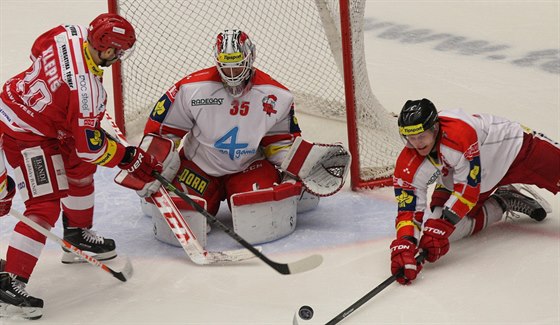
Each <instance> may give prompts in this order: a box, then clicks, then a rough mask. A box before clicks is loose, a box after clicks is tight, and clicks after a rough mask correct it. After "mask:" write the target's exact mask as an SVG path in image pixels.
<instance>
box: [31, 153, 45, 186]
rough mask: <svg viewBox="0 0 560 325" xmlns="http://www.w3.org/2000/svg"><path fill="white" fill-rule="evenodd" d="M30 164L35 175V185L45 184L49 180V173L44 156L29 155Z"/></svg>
mask: <svg viewBox="0 0 560 325" xmlns="http://www.w3.org/2000/svg"><path fill="white" fill-rule="evenodd" d="M31 166H32V168H33V174H34V175H35V185H44V184H47V183H48V182H49V175H48V172H47V164H46V163H45V159H44V156H35V157H31Z"/></svg>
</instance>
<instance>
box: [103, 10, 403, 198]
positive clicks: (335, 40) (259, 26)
mask: <svg viewBox="0 0 560 325" xmlns="http://www.w3.org/2000/svg"><path fill="white" fill-rule="evenodd" d="M108 3H109V12H114V13H119V14H120V15H122V16H123V17H125V18H127V19H128V20H129V21H130V22H131V23H132V25H133V26H134V28H135V29H136V32H137V39H138V41H137V44H136V45H135V50H134V54H133V55H132V56H131V57H130V58H128V59H127V60H126V61H124V62H123V63H122V64H115V65H114V66H113V87H114V101H115V120H116V122H117V124H118V125H119V127H120V128H121V129H122V130H124V132H127V133H128V134H130V135H132V136H134V135H135V134H137V133H140V132H142V129H143V126H144V123H145V121H146V119H147V117H148V114H149V113H150V111H151V108H152V107H153V105H154V104H155V102H156V101H157V100H158V99H159V97H160V96H161V95H162V94H163V93H164V92H165V91H166V90H167V89H168V88H169V87H170V86H172V85H173V84H174V83H175V82H176V81H178V80H180V79H181V78H183V77H184V76H186V75H188V74H190V73H192V72H194V71H196V70H199V69H202V68H205V67H208V66H211V65H213V61H212V52H211V51H212V45H213V44H212V42H213V40H214V38H215V36H216V35H217V34H218V33H219V32H220V31H221V30H223V29H225V28H240V29H242V30H244V31H245V32H247V33H248V34H249V35H250V37H251V38H252V40H253V42H254V43H255V44H256V46H257V60H256V63H255V65H256V66H257V67H261V66H262V68H261V69H262V70H264V71H265V72H267V73H269V74H270V75H271V76H273V77H274V78H275V79H277V80H278V81H280V82H281V83H283V84H284V85H286V86H287V87H288V88H289V89H290V90H291V91H292V92H293V93H294V95H295V103H296V111H297V112H298V114H300V113H304V114H311V115H315V116H319V117H323V118H327V119H329V120H338V121H341V123H340V124H341V125H343V127H344V125H345V126H346V129H347V136H348V139H347V140H348V142H347V143H348V148H349V151H350V153H351V154H352V165H351V169H350V180H351V188H352V189H353V190H358V189H361V188H370V187H378V186H386V185H390V184H391V177H392V173H393V169H394V163H395V161H396V158H397V155H398V153H399V151H400V149H401V148H402V142H401V141H400V139H399V137H398V129H397V126H396V119H395V117H394V116H392V115H391V114H390V113H389V112H387V110H385V108H384V107H383V106H382V105H381V104H380V103H379V101H378V100H377V99H376V97H375V96H374V94H373V92H372V89H371V87H370V83H369V78H368V73H367V66H366V62H365V53H364V35H363V17H364V10H365V3H366V0H297V1H295V0H274V1H269V0H229V1H222V0H206V1H199V0H191V1H179V0H159V1H151V0H108ZM302 128H303V132H304V135H305V125H303V126H302ZM311 140H313V141H316V140H315V139H311ZM340 141H341V142H344V141H343V139H340ZM317 142H319V141H317Z"/></svg>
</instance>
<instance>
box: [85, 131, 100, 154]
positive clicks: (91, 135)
mask: <svg viewBox="0 0 560 325" xmlns="http://www.w3.org/2000/svg"><path fill="white" fill-rule="evenodd" d="M86 139H87V144H88V148H89V150H90V151H93V152H97V151H99V150H101V148H103V144H104V143H105V133H104V132H101V131H99V130H95V129H94V130H91V129H86Z"/></svg>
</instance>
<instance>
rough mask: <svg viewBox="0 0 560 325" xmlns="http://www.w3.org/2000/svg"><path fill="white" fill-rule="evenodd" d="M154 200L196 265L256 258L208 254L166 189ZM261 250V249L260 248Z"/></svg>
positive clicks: (246, 253)
mask: <svg viewBox="0 0 560 325" xmlns="http://www.w3.org/2000/svg"><path fill="white" fill-rule="evenodd" d="M105 117H106V118H107V121H108V122H109V123H110V124H111V127H112V128H113V131H114V132H115V135H116V136H117V138H118V140H119V141H120V142H121V143H122V144H124V145H128V141H127V140H126V138H125V136H124V134H123V133H122V132H121V130H120V129H119V127H118V126H117V124H116V123H115V121H114V120H113V118H112V117H111V115H109V113H108V112H107V111H105ZM152 200H153V201H154V204H155V205H156V207H157V208H158V210H159V211H160V213H161V215H162V217H163V219H164V220H165V222H166V223H167V225H168V226H169V228H170V229H171V231H172V232H173V234H174V235H175V237H176V238H177V240H178V241H179V244H180V245H181V247H182V248H183V250H184V251H185V253H186V254H187V256H188V257H189V258H190V260H191V261H193V262H194V263H195V264H199V265H207V264H213V263H220V262H238V261H243V260H247V259H250V258H254V257H255V255H254V254H253V253H251V252H250V251H248V250H246V249H238V250H229V251H221V252H208V251H206V250H205V249H204V248H203V247H202V245H201V244H200V242H199V241H198V240H197V239H196V236H195V235H194V233H193V231H192V230H191V228H190V227H189V225H188V223H187V222H186V221H185V219H184V218H183V215H182V214H181V212H180V211H179V209H178V208H177V206H176V205H175V203H174V202H173V200H172V199H171V197H170V196H169V193H168V192H167V191H166V190H165V188H163V187H160V189H159V190H158V191H157V192H156V193H154V194H153V195H152ZM258 249H259V250H260V247H259V248H258Z"/></svg>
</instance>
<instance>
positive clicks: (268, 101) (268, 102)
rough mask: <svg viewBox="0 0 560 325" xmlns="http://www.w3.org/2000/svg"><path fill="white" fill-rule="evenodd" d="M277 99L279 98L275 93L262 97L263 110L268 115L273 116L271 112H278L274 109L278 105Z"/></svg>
mask: <svg viewBox="0 0 560 325" xmlns="http://www.w3.org/2000/svg"><path fill="white" fill-rule="evenodd" d="M277 100H278V98H277V97H276V96H274V95H268V96H266V97H263V99H262V104H263V112H265V113H266V114H267V115H268V116H271V115H270V114H276V113H277V111H276V110H275V109H274V107H275V106H276V101H277Z"/></svg>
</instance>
